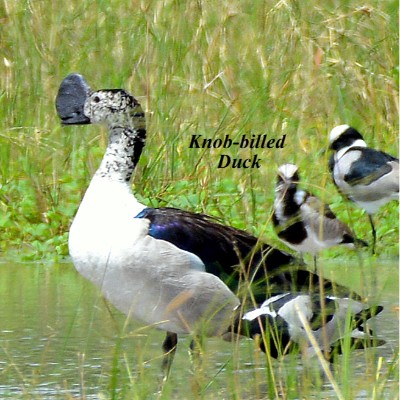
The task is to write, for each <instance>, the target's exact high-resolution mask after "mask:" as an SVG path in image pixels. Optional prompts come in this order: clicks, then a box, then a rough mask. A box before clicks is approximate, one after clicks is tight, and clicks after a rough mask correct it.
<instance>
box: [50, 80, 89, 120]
mask: <svg viewBox="0 0 400 400" xmlns="http://www.w3.org/2000/svg"><path fill="white" fill-rule="evenodd" d="M90 93H91V89H90V87H89V85H88V84H87V82H86V80H85V79H84V78H83V76H82V75H79V74H70V75H68V76H67V77H66V78H65V79H64V80H63V81H62V82H61V85H60V88H59V89H58V93H57V97H56V110H57V114H58V116H59V117H60V119H61V123H62V124H63V125H82V124H90V119H89V118H88V117H87V116H86V115H85V114H84V105H85V101H86V99H87V98H88V96H89V95H90Z"/></svg>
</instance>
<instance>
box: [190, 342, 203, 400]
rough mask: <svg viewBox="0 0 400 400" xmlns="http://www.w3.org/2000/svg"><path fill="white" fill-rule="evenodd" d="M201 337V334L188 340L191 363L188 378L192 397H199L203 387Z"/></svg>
mask: <svg viewBox="0 0 400 400" xmlns="http://www.w3.org/2000/svg"><path fill="white" fill-rule="evenodd" d="M202 352H203V346H202V339H201V336H196V337H194V338H193V340H192V341H191V342H190V346H189V357H190V364H191V373H192V379H191V380H190V386H191V390H192V394H193V397H195V398H199V397H200V394H201V391H202V388H203V387H204V375H203V371H202V368H201V361H202Z"/></svg>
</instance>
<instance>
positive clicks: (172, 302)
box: [56, 74, 380, 380]
mask: <svg viewBox="0 0 400 400" xmlns="http://www.w3.org/2000/svg"><path fill="white" fill-rule="evenodd" d="M56 108H57V113H58V115H59V117H60V119H61V121H62V123H63V124H64V125H74V124H78V125H79V124H89V123H91V124H94V123H98V124H105V125H107V126H108V129H109V143H108V146H107V149H106V152H105V155H104V157H103V160H102V162H101V164H100V167H99V169H98V170H97V172H96V173H95V175H94V177H93V178H92V181H91V182H90V185H89V187H88V189H87V191H86V193H85V196H84V198H83V200H82V202H81V205H80V207H79V209H78V212H77V214H76V216H75V218H74V221H73V223H72V225H71V228H70V235H69V250H70V255H71V257H72V260H73V263H74V265H75V267H76V269H77V270H78V271H79V272H80V273H81V274H82V275H83V276H84V277H85V278H87V279H88V280H90V281H91V282H93V283H94V284H95V285H96V286H97V287H98V288H99V289H100V290H101V291H102V293H103V294H104V296H105V297H106V298H107V299H108V300H109V301H110V303H112V304H113V305H114V306H115V307H116V308H117V309H119V310H120V311H122V312H123V313H125V314H126V315H127V316H129V317H131V318H134V319H137V320H140V321H142V322H144V323H146V324H148V325H151V326H154V327H155V328H158V329H162V330H164V331H166V332H167V333H166V338H165V341H164V343H163V351H164V358H163V373H164V380H165V379H166V378H167V376H168V374H169V371H170V367H171V364H172V361H173V358H174V354H175V350H176V347H177V341H178V335H180V334H191V335H194V336H196V335H200V334H205V335H206V336H215V335H224V334H225V335H228V336H229V335H233V334H242V335H246V336H248V337H251V338H252V337H254V336H259V335H258V332H260V330H261V328H260V327H258V328H257V329H258V330H257V332H255V333H254V334H253V332H252V329H253V328H252V326H254V325H255V321H253V320H252V321H251V326H250V323H249V321H250V320H249V319H243V318H242V317H243V314H244V312H245V311H246V309H247V310H249V309H250V310H251V309H254V307H256V308H258V305H261V304H263V302H264V301H265V299H266V298H267V297H268V296H271V295H272V294H277V293H281V292H282V291H285V292H291V291H296V292H298V291H302V290H310V288H315V289H322V290H323V291H324V292H325V293H332V292H335V293H344V294H345V296H346V297H348V296H350V294H351V292H350V291H349V290H348V289H347V288H344V287H341V286H338V285H335V284H334V283H333V282H331V281H329V280H327V279H322V278H321V279H319V277H318V275H316V274H313V273H310V272H308V271H307V270H305V269H295V267H294V266H293V265H290V264H291V263H292V262H293V260H294V259H293V257H292V256H291V255H289V254H287V253H285V252H281V251H279V250H277V249H273V248H271V247H270V246H269V245H267V244H264V243H261V242H260V241H259V240H258V239H257V238H255V237H253V236H251V235H249V234H248V233H246V232H244V231H241V230H238V229H235V228H232V227H229V226H225V225H222V224H220V223H218V222H217V221H215V219H213V218H211V217H208V216H206V215H202V214H195V213H191V212H187V211H183V210H178V209H175V208H161V209H153V208H146V207H145V206H144V205H143V204H140V203H139V202H138V201H137V200H136V198H135V196H134V195H133V193H132V190H131V185H130V180H131V176H132V172H133V170H134V168H135V166H136V164H137V162H138V161H139V157H140V155H141V152H142V149H143V147H144V144H145V138H146V127H145V116H144V113H143V110H142V108H141V106H140V105H139V103H138V102H137V101H136V100H135V98H133V97H132V96H131V95H130V94H128V93H127V92H125V91H124V90H122V89H109V90H98V91H92V90H91V89H90V87H89V86H88V84H87V82H86V81H85V79H84V78H83V77H82V76H81V75H78V74H71V75H69V76H67V77H66V78H65V79H64V80H63V81H62V83H61V86H60V88H59V91H58V95H57V98H56ZM286 265H289V266H288V268H287V269H284V268H285V266H286ZM249 286H251V287H250V288H248V287H249ZM354 296H355V298H358V299H359V296H357V295H354ZM249 298H251V300H252V301H249ZM239 299H240V300H239ZM249 303H250V304H249ZM253 304H254V306H253V307H252V305H253ZM245 307H246V309H245ZM379 311H380V308H379V307H378V308H376V312H375V314H376V313H377V312H379ZM371 316H372V313H371ZM355 317H356V318H359V317H358V312H357V314H356V315H355ZM257 320H260V323H262V322H263V321H261V318H258V319H257ZM268 320H269V319H268ZM265 322H268V321H267V318H265ZM364 322H366V319H365V320H363V321H362V323H364ZM360 323H361V322H360ZM246 326H249V329H245V328H246ZM289 337H290V333H289ZM275 345H276V344H275ZM267 347H268V346H267V343H264V344H263V345H262V346H261V348H262V349H263V350H265V349H266V348H267Z"/></svg>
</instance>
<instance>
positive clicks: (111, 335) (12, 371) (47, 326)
mask: <svg viewBox="0 0 400 400" xmlns="http://www.w3.org/2000/svg"><path fill="white" fill-rule="evenodd" d="M378 264H379V265H378ZM326 271H327V274H328V275H329V274H333V275H334V276H335V277H336V278H337V279H336V280H338V281H339V282H341V283H345V282H346V283H347V284H349V285H351V286H352V287H354V288H355V289H357V290H365V291H367V293H368V295H369V296H370V298H371V299H373V300H377V301H379V302H380V303H381V304H382V303H383V305H384V306H385V310H384V312H383V313H382V315H380V316H379V317H378V318H377V325H378V331H379V336H380V337H382V338H385V340H387V343H386V345H384V346H382V347H380V348H379V349H378V350H377V354H376V356H375V357H376V358H377V359H378V358H379V357H382V360H383V364H384V367H383V369H387V368H390V365H391V362H392V360H393V357H394V354H395V350H396V348H397V346H398V342H397V341H398V314H397V311H396V305H397V302H398V292H397V290H398V267H397V262H396V263H377V265H374V266H372V268H370V267H365V268H364V270H362V269H361V270H360V269H357V271H356V270H354V268H352V267H350V266H349V267H344V266H343V265H340V266H338V265H335V264H334V263H332V264H329V265H327V267H326ZM365 271H367V272H365ZM350 277H351V278H350ZM366 282H369V283H370V285H369V286H368V285H367V284H366ZM0 301H1V304H0V398H2V399H3V398H27V399H31V398H38V399H70V398H87V399H92V398H93V399H97V398H130V397H129V395H128V394H127V393H131V395H132V393H140V394H138V395H137V396H138V397H137V398H145V397H149V396H150V398H151V397H152V393H155V391H156V389H157V385H158V384H157V382H158V378H159V371H160V359H159V357H160V355H161V350H160V346H161V343H162V340H163V336H164V334H163V333H162V332H159V331H156V330H154V329H146V328H142V327H140V326H138V325H135V324H133V323H127V321H126V318H125V317H124V316H123V315H121V314H120V313H118V312H117V311H115V310H114V309H113V308H112V307H111V306H108V305H107V304H106V303H105V302H104V301H103V299H102V297H101V296H100V295H99V293H98V292H97V290H96V289H95V288H94V287H93V286H92V285H91V284H90V283H87V282H86V281H85V280H84V279H83V278H81V277H80V276H79V275H78V274H77V273H76V271H75V269H74V268H73V266H72V265H71V264H68V263H65V264H62V265H52V266H46V265H40V264H17V263H13V264H10V263H0ZM188 344H189V339H184V340H183V341H182V342H180V344H179V348H178V351H177V356H176V359H175V363H174V366H173V372H172V381H173V382H174V384H173V389H172V388H170V391H171V392H170V396H171V398H174V397H176V398H180V399H183V398H191V395H190V388H189V387H188V381H189V380H190V379H189V378H190V373H189V371H188V370H189V367H190V364H189V360H188V357H187V352H186V351H185V347H187V346H188ZM237 347H238V346H235V345H233V344H231V343H226V342H223V341H222V340H220V339H210V340H207V344H206V352H205V356H204V357H205V360H204V361H203V362H204V363H205V364H204V365H205V366H206V368H205V370H206V375H209V376H208V379H210V376H211V379H210V382H211V384H210V387H209V388H208V389H207V396H206V397H207V398H224V397H225V396H226V398H230V396H229V393H230V391H232V390H238V387H240V391H241V393H242V395H243V396H244V393H247V395H248V396H249V398H250V397H251V396H252V395H254V397H257V396H260V393H258V394H257V391H258V392H261V395H262V393H263V392H264V395H265V392H266V391H268V388H267V386H268V385H267V382H265V384H263V385H258V387H247V388H246V385H247V386H249V385H248V382H251V380H254V379H257V377H258V381H259V380H260V376H261V380H262V379H263V378H262V377H263V374H265V360H264V359H262V355H261V354H260V353H258V352H257V351H255V350H254V345H253V343H251V341H242V342H241V343H240V346H239V349H238V348H237ZM356 353H360V352H356ZM233 354H236V356H234V355H233ZM358 360H359V361H358V362H361V364H362V363H363V362H364V360H365V357H363V356H360V355H358ZM299 365H300V367H299V368H301V364H299ZM364 372H365V366H364V368H363V367H362V365H361V367H360V369H359V374H360V376H359V379H360V380H362V379H364V375H363V374H364ZM374 373H376V371H375V372H374ZM328 386H329V385H328ZM127 388H129V390H128V389H127ZM329 390H330V389H328V388H327V392H326V396H327V397H322V398H329V397H330V395H329V393H330V392H329ZM129 391H130V392H129ZM186 396H187V397H186ZM366 396H367V395H366ZM317 398H320V397H317ZM332 398H334V397H332ZM358 398H363V395H362V390H360V393H359V396H358ZM365 398H367V397H365Z"/></svg>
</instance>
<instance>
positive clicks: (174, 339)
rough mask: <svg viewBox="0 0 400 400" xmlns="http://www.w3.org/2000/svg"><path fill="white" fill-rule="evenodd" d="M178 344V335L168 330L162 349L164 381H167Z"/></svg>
mask: <svg viewBox="0 0 400 400" xmlns="http://www.w3.org/2000/svg"><path fill="white" fill-rule="evenodd" d="M177 344H178V335H177V334H176V333H173V332H167V334H166V336H165V339H164V342H163V344H162V349H163V352H164V356H163V360H162V365H161V368H162V372H163V382H165V381H166V380H167V379H168V376H169V372H170V370H171V365H172V361H173V360H174V357H175V352H176V347H177Z"/></svg>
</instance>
